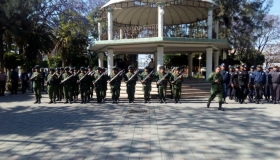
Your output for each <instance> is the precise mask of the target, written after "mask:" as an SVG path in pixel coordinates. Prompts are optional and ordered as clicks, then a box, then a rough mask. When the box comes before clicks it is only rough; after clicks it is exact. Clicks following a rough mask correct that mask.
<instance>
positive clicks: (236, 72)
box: [230, 66, 239, 102]
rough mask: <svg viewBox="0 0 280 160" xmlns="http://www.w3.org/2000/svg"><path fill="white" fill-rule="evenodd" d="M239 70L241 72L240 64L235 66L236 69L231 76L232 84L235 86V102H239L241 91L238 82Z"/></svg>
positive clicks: (233, 91)
mask: <svg viewBox="0 0 280 160" xmlns="http://www.w3.org/2000/svg"><path fill="white" fill-rule="evenodd" d="M238 72H239V66H235V71H234V73H233V75H232V77H231V80H230V84H231V87H232V88H233V90H232V94H233V99H234V100H235V102H238V92H239V84H238V76H237V75H238Z"/></svg>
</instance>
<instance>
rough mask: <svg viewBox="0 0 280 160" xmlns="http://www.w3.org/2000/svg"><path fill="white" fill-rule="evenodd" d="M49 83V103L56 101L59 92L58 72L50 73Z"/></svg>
mask: <svg viewBox="0 0 280 160" xmlns="http://www.w3.org/2000/svg"><path fill="white" fill-rule="evenodd" d="M53 71H54V70H53ZM47 85H48V94H49V98H50V102H49V104H51V103H56V102H55V99H56V96H57V92H58V89H57V88H58V76H57V75H56V73H53V74H49V75H48V77H47Z"/></svg>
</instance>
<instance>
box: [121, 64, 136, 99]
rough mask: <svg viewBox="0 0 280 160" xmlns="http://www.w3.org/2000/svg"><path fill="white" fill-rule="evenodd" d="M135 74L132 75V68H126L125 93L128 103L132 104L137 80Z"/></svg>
mask: <svg viewBox="0 0 280 160" xmlns="http://www.w3.org/2000/svg"><path fill="white" fill-rule="evenodd" d="M135 74H137V73H134V71H133V67H132V66H128V72H127V73H126V74H125V76H124V82H125V83H126V93H127V96H128V101H129V103H134V94H135V86H136V81H137V78H138V77H137V75H135ZM133 76H134V77H133Z"/></svg>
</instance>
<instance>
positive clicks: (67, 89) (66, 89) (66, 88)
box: [62, 67, 73, 104]
mask: <svg viewBox="0 0 280 160" xmlns="http://www.w3.org/2000/svg"><path fill="white" fill-rule="evenodd" d="M70 76H71V74H70V72H69V67H65V72H64V73H63V75H62V81H64V80H66V79H67V78H68V77H70ZM72 78H73V77H72ZM72 78H69V79H68V80H66V81H64V82H63V93H64V98H65V102H64V104H66V103H70V104H71V103H72V102H71V97H72V92H71V91H72V84H73V82H72Z"/></svg>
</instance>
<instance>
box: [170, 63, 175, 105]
mask: <svg viewBox="0 0 280 160" xmlns="http://www.w3.org/2000/svg"><path fill="white" fill-rule="evenodd" d="M175 68H176V67H174V66H172V67H171V74H170V75H173V74H174V73H175ZM169 86H170V91H171V94H170V98H171V99H173V92H174V91H173V85H172V83H169ZM174 101H175V99H174Z"/></svg>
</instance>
